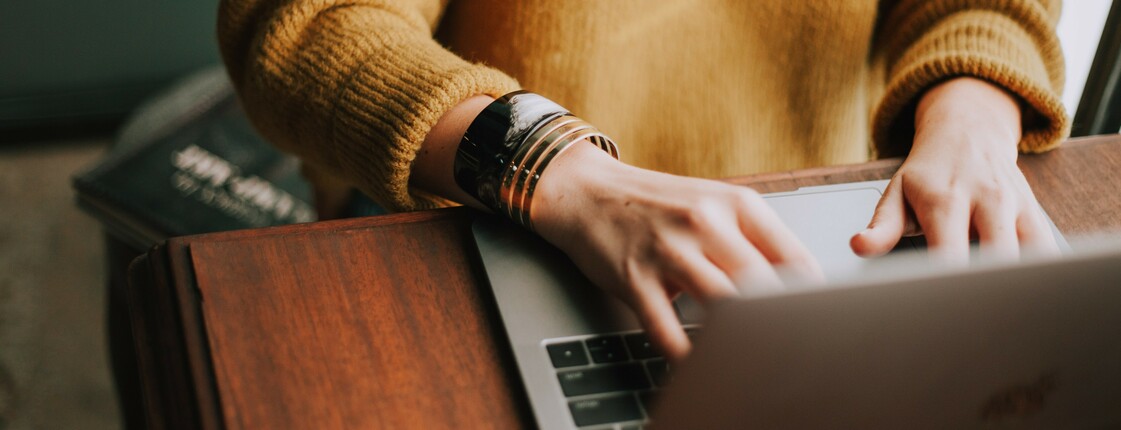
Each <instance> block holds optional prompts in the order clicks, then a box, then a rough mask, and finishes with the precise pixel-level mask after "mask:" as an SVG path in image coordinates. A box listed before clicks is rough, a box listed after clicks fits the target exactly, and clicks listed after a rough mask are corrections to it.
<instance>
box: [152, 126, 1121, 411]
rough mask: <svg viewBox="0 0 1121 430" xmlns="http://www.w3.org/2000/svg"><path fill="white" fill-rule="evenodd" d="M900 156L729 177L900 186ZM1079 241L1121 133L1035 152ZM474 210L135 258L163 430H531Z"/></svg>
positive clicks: (1117, 201)
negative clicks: (482, 257) (481, 254)
mask: <svg viewBox="0 0 1121 430" xmlns="http://www.w3.org/2000/svg"><path fill="white" fill-rule="evenodd" d="M899 163H900V162H899V160H884V161H876V162H872V163H866V164H861V165H853V166H837V167H827V168H820V169H809V170H801V171H795V172H785V173H771V174H763V175H754V176H746V177H741V178H732V179H729V181H730V182H732V183H736V184H742V185H749V186H752V187H755V188H756V189H758V190H760V191H762V192H772V191H789V190H793V189H797V188H798V187H802V186H809V185H822V184H831V183H842V182H851V181H861V180H873V179H885V178H888V177H890V176H891V175H892V174H893V172H894V171H895V169H896V168H898V166H899ZM1021 165H1022V167H1023V169H1024V170H1025V172H1026V173H1027V177H1028V180H1029V182H1031V184H1032V185H1033V186H1034V188H1035V190H1036V192H1037V194H1038V196H1039V199H1040V201H1041V203H1042V204H1043V206H1044V207H1045V208H1046V209H1047V211H1048V212H1049V213H1050V214H1051V216H1052V217H1053V218H1054V220H1055V222H1056V224H1057V225H1058V226H1059V227H1060V229H1061V230H1063V231H1064V233H1067V234H1088V233H1093V232H1098V231H1102V230H1121V194H1119V193H1118V191H1117V190H1118V185H1121V180H1119V176H1118V173H1116V172H1118V171H1119V170H1121V137H1118V136H1108V137H1098V138H1088V139H1079V140H1074V141H1071V142H1068V143H1067V144H1066V147H1065V148H1064V149H1061V150H1057V151H1053V152H1052V153H1050V154H1046V155H1041V156H1023V157H1022V158H1021ZM469 218H470V211H468V210H466V209H462V208H455V209H443V210H437V211H428V212H419V213H410V214H397V215H387V216H380V217H372V218H363V219H352V220H341V221H331V222H322V223H314V224H305V225H296V226H286V227H276V228H268V229H258V230H246V231H238V232H226V233H217V234H210V235H202V236H193V237H185V238H178V239H173V240H171V241H169V242H168V243H167V244H166V245H164V246H161V247H158V248H156V249H155V250H153V251H152V252H150V253H149V254H148V255H147V256H146V257H143V258H141V259H140V260H138V261H136V262H135V263H134V264H133V268H132V276H131V278H132V287H131V289H130V306H131V307H132V308H133V311H132V316H133V321H134V324H136V326H137V327H136V328H135V330H136V332H137V336H136V337H137V346H138V351H139V353H140V356H141V360H140V361H141V367H142V369H141V370H142V372H143V373H144V375H145V378H144V379H145V395H146V398H147V401H148V409H149V410H148V412H149V420H150V424H151V426H152V427H153V428H230V429H258V428H268V429H281V428H293V429H304V428H325V429H326V428H518V427H526V426H530V425H532V417H531V415H530V412H529V411H528V406H527V404H526V402H525V395H524V393H523V392H522V387H521V385H520V382H519V379H518V377H517V374H516V370H515V367H514V364H513V363H512V361H511V354H510V353H509V348H508V345H507V344H506V343H505V342H506V341H505V339H504V337H503V336H501V335H500V333H501V330H502V328H501V324H500V322H499V321H497V319H496V314H497V313H496V310H495V308H494V304H493V299H492V297H490V292H489V290H488V288H487V287H486V285H487V283H486V279H485V274H484V272H483V271H482V268H481V266H480V262H479V258H478V256H477V251H476V249H475V246H474V242H473V239H472V237H471V233H470V229H469V227H470V220H469Z"/></svg>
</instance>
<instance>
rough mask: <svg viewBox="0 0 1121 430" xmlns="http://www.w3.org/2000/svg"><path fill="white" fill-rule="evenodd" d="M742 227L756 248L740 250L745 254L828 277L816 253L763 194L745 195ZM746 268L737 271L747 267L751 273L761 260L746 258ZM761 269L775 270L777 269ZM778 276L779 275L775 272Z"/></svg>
mask: <svg viewBox="0 0 1121 430" xmlns="http://www.w3.org/2000/svg"><path fill="white" fill-rule="evenodd" d="M738 219H739V224H740V225H739V228H740V231H741V233H742V234H743V236H744V237H745V238H747V240H748V241H749V242H750V243H749V245H748V246H747V248H749V249H751V250H752V251H755V250H757V251H756V252H748V251H740V252H741V253H742V255H744V258H745V259H747V258H753V257H754V256H755V255H758V256H759V257H760V258H762V259H763V261H762V262H763V263H766V264H765V265H766V266H771V265H777V266H782V267H783V268H785V269H788V270H791V271H795V272H799V273H801V274H802V275H805V276H807V277H809V278H811V279H817V280H820V279H824V275H822V271H821V266H819V265H818V263H817V260H816V259H815V258H814V256H813V254H811V253H810V251H809V250H808V249H806V247H805V245H803V244H802V241H801V240H799V239H798V236H796V235H795V234H794V232H793V231H790V229H789V228H788V227H787V226H786V224H785V223H783V222H782V219H780V218H779V216H778V214H777V213H775V211H774V209H772V208H771V207H770V206H769V205H767V204H766V202H764V201H763V200H762V199H761V198H748V199H744V201H743V202H742V205H741V209H740V213H739V217H738ZM745 263H746V266H745V267H747V268H746V269H740V270H738V271H736V272H732V273H733V274H738V272H740V271H743V270H747V271H748V273H753V272H755V271H756V269H754V266H759V265H760V262H759V261H751V260H745ZM759 270H760V272H759V273H761V274H762V273H766V272H769V273H770V274H773V273H774V269H773V268H771V270H769V271H762V270H761V269H759ZM774 278H775V279H778V277H777V276H774Z"/></svg>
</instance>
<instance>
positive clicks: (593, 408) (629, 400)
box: [568, 394, 642, 427]
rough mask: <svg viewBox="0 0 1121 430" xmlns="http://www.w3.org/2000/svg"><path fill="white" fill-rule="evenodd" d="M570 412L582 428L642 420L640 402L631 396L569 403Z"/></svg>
mask: <svg viewBox="0 0 1121 430" xmlns="http://www.w3.org/2000/svg"><path fill="white" fill-rule="evenodd" d="M568 410H569V411H571V412H572V419H573V420H575V421H576V425H577V426H580V427H583V426H593V425H596V424H606V423H617V422H621V421H635V420H641V419H642V411H641V410H639V409H638V402H637V401H635V399H634V396H632V395H630V394H627V395H623V396H615V397H605V398H602V399H594V400H577V401H574V402H568Z"/></svg>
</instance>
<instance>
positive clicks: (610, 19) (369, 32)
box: [218, 0, 1069, 210]
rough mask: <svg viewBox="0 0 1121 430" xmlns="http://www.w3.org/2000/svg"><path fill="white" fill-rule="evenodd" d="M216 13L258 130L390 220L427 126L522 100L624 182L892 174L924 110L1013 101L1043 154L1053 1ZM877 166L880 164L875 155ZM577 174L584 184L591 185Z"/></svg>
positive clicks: (375, 6) (410, 202)
mask: <svg viewBox="0 0 1121 430" xmlns="http://www.w3.org/2000/svg"><path fill="white" fill-rule="evenodd" d="M447 3H449V2H447V1H446V0H445V1H437V0H224V1H223V2H222V6H221V13H220V23H219V28H218V34H219V38H220V40H221V47H222V54H223V58H224V60H225V62H226V65H227V66H228V68H229V72H230V75H231V77H232V78H233V81H234V83H235V86H236V87H237V89H238V92H239V94H240V97H241V100H242V102H243V103H244V105H245V108H246V110H247V111H248V112H249V115H250V117H251V118H252V120H253V122H254V123H255V124H256V126H257V127H258V128H259V129H260V131H261V132H262V133H263V134H264V135H265V136H266V137H267V138H268V139H270V140H272V141H273V142H274V143H275V144H277V145H279V146H280V147H282V148H285V149H287V150H290V151H293V152H295V153H297V154H299V155H300V156H302V157H303V159H304V160H305V162H306V163H308V164H309V165H310V166H312V167H314V168H315V169H316V170H319V171H326V172H331V175H332V176H334V177H337V178H340V179H342V180H344V181H345V182H348V183H350V184H353V185H354V186H356V187H358V188H360V189H361V190H363V191H364V192H365V193H366V194H368V195H370V196H372V197H373V198H374V199H375V200H377V201H379V202H380V203H382V204H384V205H386V206H387V207H389V208H391V209H395V210H412V209H418V208H425V207H431V206H433V205H437V204H440V202H439V200H437V199H432V198H431V197H430V196H426V195H424V193H421V192H419V191H416V190H412V189H410V188H409V186H408V181H409V172H410V168H411V164H412V161H413V159H414V157H415V154H416V152H417V150H418V148H419V146H420V144H421V142H422V141H423V139H424V137H425V135H426V134H427V133H428V131H429V130H430V129H431V127H432V126H433V124H435V122H436V120H437V119H438V118H439V117H440V116H441V114H443V113H444V112H445V111H447V110H448V109H449V108H451V107H452V106H454V105H456V104H457V103H459V102H460V101H462V100H464V99H466V98H468V97H470V96H472V95H477V94H486V95H490V96H495V97H497V96H500V95H502V94H505V93H507V92H510V91H513V90H516V89H521V88H525V89H529V90H531V91H534V92H537V93H539V94H542V95H544V96H546V97H549V98H551V99H553V100H554V101H556V102H558V103H560V104H561V105H562V106H565V107H567V108H568V109H569V110H571V111H572V112H573V113H574V114H576V115H578V116H580V117H582V118H584V119H586V120H588V121H589V122H591V123H592V124H595V125H596V126H597V127H599V128H600V129H601V130H603V131H604V132H606V133H607V134H608V135H610V136H612V137H613V138H614V139H615V140H616V141H617V142H618V143H619V146H620V151H621V152H622V157H623V160H624V161H626V162H627V163H630V164H634V165H637V166H640V167H645V168H650V169H656V170H661V171H666V172H671V173H676V174H683V175H692V176H701V177H712V178H716V177H727V176H733V175H742V174H749V173H755V172H762V171H775V170H785V169H794V168H801V167H809V166H818V165H828V164H839V163H852V162H860V161H864V160H867V159H868V158H869V157H870V156H872V155H874V154H879V155H901V154H905V153H906V151H907V149H908V148H909V146H910V141H911V138H912V135H913V110H914V106H915V104H916V102H917V99H918V98H919V97H920V96H921V94H922V93H923V91H924V90H925V89H927V88H929V87H931V86H932V85H934V84H937V83H938V82H940V81H942V80H945V79H947V78H950V77H954V76H961V75H970V76H975V77H979V78H983V79H986V80H989V81H991V82H993V83H995V84H998V85H1000V86H1002V87H1004V88H1006V89H1008V90H1010V91H1011V92H1013V93H1015V94H1017V95H1019V97H1020V98H1021V100H1022V104H1023V107H1024V112H1025V114H1024V137H1023V141H1022V142H1021V144H1020V149H1021V150H1022V151H1027V152H1038V151H1043V150H1046V149H1049V148H1051V147H1053V146H1055V145H1056V144H1058V143H1059V142H1060V140H1061V139H1062V138H1063V137H1064V136H1065V135H1066V133H1067V132H1068V128H1069V125H1068V123H1069V121H1068V119H1067V117H1066V115H1065V112H1064V110H1063V108H1062V105H1061V104H1060V101H1059V97H1058V93H1059V91H1060V89H1061V88H1062V84H1063V62H1062V53H1061V52H1060V48H1059V43H1058V40H1057V38H1056V36H1055V34H1054V26H1055V24H1056V22H1057V20H1058V16H1059V9H1060V4H1059V3H1060V2H1059V0H972V1H970V0H901V1H874V0H830V1H820V0H568V1H561V0H518V1H515V0H459V1H454V2H450V4H447ZM877 150H878V152H877ZM589 174H594V172H589Z"/></svg>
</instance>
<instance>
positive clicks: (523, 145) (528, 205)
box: [454, 91, 619, 230]
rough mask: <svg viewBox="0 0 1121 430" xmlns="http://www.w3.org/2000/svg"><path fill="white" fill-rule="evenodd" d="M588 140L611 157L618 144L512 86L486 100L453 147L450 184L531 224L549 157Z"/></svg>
mask: <svg viewBox="0 0 1121 430" xmlns="http://www.w3.org/2000/svg"><path fill="white" fill-rule="evenodd" d="M581 140H588V141H590V142H591V143H593V144H595V145H596V146H598V147H599V148H600V149H602V150H603V151H605V152H607V153H608V154H610V155H611V156H612V157H614V158H615V159H618V158H619V150H618V148H617V147H616V145H615V142H613V141H612V140H611V139H610V138H609V137H607V136H606V135H604V134H603V133H601V132H600V131H599V130H597V129H596V128H595V127H593V126H592V125H591V124H588V123H587V122H585V121H583V120H581V119H579V118H577V117H575V116H573V115H571V114H569V112H568V111H567V110H565V109H564V108H562V107H560V106H559V105H557V104H556V103H553V102H552V101H550V100H549V99H546V98H544V97H542V96H540V95H537V94H533V93H529V92H526V91H516V92H513V93H510V94H507V95H504V96H502V97H499V98H498V99H497V100H495V101H494V102H492V103H491V104H490V105H488V106H487V107H486V109H483V111H482V112H481V113H480V114H479V116H478V117H476V118H475V120H474V121H473V122H472V123H471V125H470V126H469V127H468V128H467V132H466V133H464V135H463V140H462V141H460V144H459V148H458V150H457V151H456V158H455V164H454V176H455V181H456V184H458V185H459V187H460V188H462V189H463V190H464V191H466V192H467V193H468V194H470V195H471V196H472V197H475V198H476V199H478V200H479V201H480V202H482V203H483V204H485V205H486V206H487V207H489V208H490V209H491V210H494V211H495V212H496V213H498V214H500V215H504V216H506V217H507V218H509V219H511V220H513V221H514V222H516V223H518V224H520V225H522V226H524V227H526V228H528V229H530V230H532V229H533V226H532V221H531V219H530V213H531V209H532V207H533V194H534V191H535V190H536V188H537V183H538V182H539V181H540V179H541V175H542V173H543V172H544V171H545V168H546V167H548V165H549V163H550V162H551V161H552V160H553V159H555V158H556V157H557V156H558V155H560V154H561V153H563V152H564V151H565V150H567V149H568V148H569V147H571V146H572V143H574V142H579V141H581Z"/></svg>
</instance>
